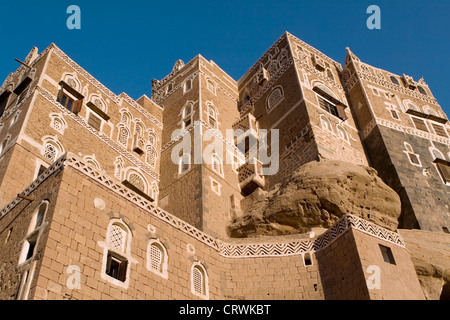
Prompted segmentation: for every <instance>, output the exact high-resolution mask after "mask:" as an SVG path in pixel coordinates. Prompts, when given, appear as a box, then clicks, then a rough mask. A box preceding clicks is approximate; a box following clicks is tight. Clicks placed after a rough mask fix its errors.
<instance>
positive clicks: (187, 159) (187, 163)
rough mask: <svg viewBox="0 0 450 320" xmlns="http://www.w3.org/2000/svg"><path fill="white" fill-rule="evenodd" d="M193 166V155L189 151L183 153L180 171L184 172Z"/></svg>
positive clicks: (179, 165)
mask: <svg viewBox="0 0 450 320" xmlns="http://www.w3.org/2000/svg"><path fill="white" fill-rule="evenodd" d="M190 168H191V155H190V154H189V153H185V154H183V156H182V157H181V158H180V162H179V164H178V173H179V174H182V173H185V172H187V171H188V170H189V169H190Z"/></svg>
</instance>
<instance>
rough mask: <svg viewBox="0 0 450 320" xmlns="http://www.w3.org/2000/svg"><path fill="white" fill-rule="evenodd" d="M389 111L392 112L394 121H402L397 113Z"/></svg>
mask: <svg viewBox="0 0 450 320" xmlns="http://www.w3.org/2000/svg"><path fill="white" fill-rule="evenodd" d="M389 111H390V112H391V116H392V118H393V119H395V120H398V119H400V118H399V116H398V113H397V111H395V110H393V109H390V110H389Z"/></svg>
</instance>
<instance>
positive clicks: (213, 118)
mask: <svg viewBox="0 0 450 320" xmlns="http://www.w3.org/2000/svg"><path fill="white" fill-rule="evenodd" d="M208 124H209V125H210V126H211V127H213V128H214V129H217V110H216V108H215V107H214V106H213V105H208Z"/></svg>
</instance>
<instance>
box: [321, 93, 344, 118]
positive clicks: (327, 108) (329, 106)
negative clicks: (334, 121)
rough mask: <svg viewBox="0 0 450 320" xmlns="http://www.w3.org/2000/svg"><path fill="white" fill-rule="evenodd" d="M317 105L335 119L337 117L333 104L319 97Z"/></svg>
mask: <svg viewBox="0 0 450 320" xmlns="http://www.w3.org/2000/svg"><path fill="white" fill-rule="evenodd" d="M319 105H320V107H321V108H322V109H324V110H325V111H327V112H328V113H331V114H332V115H333V116H335V117H339V114H338V111H337V108H336V106H335V105H334V104H332V103H330V102H328V101H326V100H325V99H322V98H321V97H319Z"/></svg>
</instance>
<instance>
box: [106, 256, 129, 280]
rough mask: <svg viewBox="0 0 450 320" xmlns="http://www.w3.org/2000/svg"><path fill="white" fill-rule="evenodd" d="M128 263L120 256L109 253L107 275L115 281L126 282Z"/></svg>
mask: <svg viewBox="0 0 450 320" xmlns="http://www.w3.org/2000/svg"><path fill="white" fill-rule="evenodd" d="M127 265H128V261H127V260H126V259H124V258H122V257H120V256H119V255H116V254H113V253H112V252H108V258H107V262H106V274H107V275H108V276H110V277H112V278H114V279H117V280H119V281H122V282H125V280H126V275H127Z"/></svg>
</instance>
